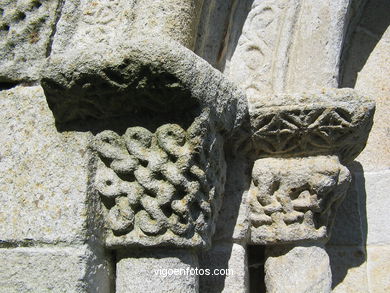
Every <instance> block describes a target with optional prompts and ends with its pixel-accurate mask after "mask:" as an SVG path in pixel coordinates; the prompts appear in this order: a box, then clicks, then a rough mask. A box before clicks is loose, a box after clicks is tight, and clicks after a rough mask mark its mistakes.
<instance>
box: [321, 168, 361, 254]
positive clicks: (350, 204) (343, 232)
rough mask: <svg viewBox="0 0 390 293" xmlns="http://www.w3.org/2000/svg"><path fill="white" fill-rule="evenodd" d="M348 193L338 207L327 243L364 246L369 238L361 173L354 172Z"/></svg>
mask: <svg viewBox="0 0 390 293" xmlns="http://www.w3.org/2000/svg"><path fill="white" fill-rule="evenodd" d="M351 175H352V182H351V185H350V187H349V189H348V192H347V195H346V196H345V198H344V200H343V201H342V202H341V204H340V206H339V207H338V209H337V214H336V218H335V222H334V225H333V228H332V235H331V238H330V240H329V242H328V243H327V245H341V246H362V245H365V243H366V238H367V223H366V222H367V219H366V214H367V213H366V207H365V206H366V194H365V193H363V192H362V190H364V180H363V181H362V177H361V174H356V173H352V172H351Z"/></svg>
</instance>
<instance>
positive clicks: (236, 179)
mask: <svg viewBox="0 0 390 293" xmlns="http://www.w3.org/2000/svg"><path fill="white" fill-rule="evenodd" d="M225 157H226V167H227V168H226V183H225V192H224V196H223V202H222V206H221V210H220V212H219V215H218V220H217V224H216V229H215V234H214V237H213V240H214V241H226V242H230V241H231V239H233V241H234V242H238V243H246V242H247V240H248V237H249V226H250V219H249V218H250V217H249V213H250V211H249V205H248V203H247V201H248V189H249V186H250V176H251V175H250V172H251V168H252V163H251V162H248V160H247V159H246V158H245V157H244V156H243V155H242V156H237V157H236V156H234V155H233V154H232V152H230V151H229V150H227V151H226V152H225Z"/></svg>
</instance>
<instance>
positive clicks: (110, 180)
mask: <svg viewBox="0 0 390 293" xmlns="http://www.w3.org/2000/svg"><path fill="white" fill-rule="evenodd" d="M203 124H205V123H203ZM202 128H204V126H203V127H201V125H199V124H197V123H194V124H193V125H192V126H191V127H190V128H189V129H188V130H187V131H185V130H184V129H183V128H181V127H180V126H179V125H177V124H166V125H162V126H161V127H159V128H158V129H157V130H156V132H155V133H152V132H150V131H149V130H147V129H145V128H143V127H131V128H128V129H127V131H126V133H125V134H124V135H123V136H119V135H118V134H116V133H115V132H113V131H103V132H102V133H100V134H98V135H97V136H96V137H95V141H94V143H93V149H94V150H95V151H96V152H97V154H98V157H99V158H100V160H99V161H98V168H97V173H96V177H95V187H96V190H97V191H98V193H99V194H100V196H101V199H102V202H103V206H104V209H105V215H106V216H105V219H106V226H107V228H108V230H109V231H110V232H109V236H108V237H107V243H108V245H109V246H110V245H111V244H112V245H118V244H130V245H131V244H142V245H157V244H175V245H179V246H198V245H205V244H206V242H207V241H208V240H207V239H206V238H207V235H206V234H207V232H208V231H209V230H210V229H211V226H212V225H211V223H212V220H213V219H212V218H213V215H212V213H213V209H214V208H213V204H212V201H213V200H214V198H215V197H216V196H217V195H218V194H220V193H221V191H222V186H223V181H224V172H221V171H220V167H219V166H220V165H221V164H222V166H224V159H223V148H222V140H221V139H218V134H215V131H208V129H202ZM111 233H112V234H111ZM111 240H112V241H111Z"/></svg>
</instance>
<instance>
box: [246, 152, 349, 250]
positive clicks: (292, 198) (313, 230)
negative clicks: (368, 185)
mask: <svg viewBox="0 0 390 293" xmlns="http://www.w3.org/2000/svg"><path fill="white" fill-rule="evenodd" d="M349 182H350V175H349V171H348V169H347V168H345V167H344V166H342V165H341V164H340V163H339V161H338V159H337V157H324V156H318V157H308V158H297V159H274V158H270V159H260V160H257V161H256V162H255V165H254V167H253V173H252V184H251V187H250V190H249V204H250V207H251V215H250V219H251V228H250V241H251V243H253V244H277V243H288V242H300V241H301V242H302V241H313V240H316V241H321V240H325V239H327V238H328V237H329V234H330V229H331V226H332V222H333V218H334V216H335V212H336V209H337V206H338V204H339V203H340V201H341V200H342V199H343V198H344V196H345V193H346V191H347V188H348V185H349Z"/></svg>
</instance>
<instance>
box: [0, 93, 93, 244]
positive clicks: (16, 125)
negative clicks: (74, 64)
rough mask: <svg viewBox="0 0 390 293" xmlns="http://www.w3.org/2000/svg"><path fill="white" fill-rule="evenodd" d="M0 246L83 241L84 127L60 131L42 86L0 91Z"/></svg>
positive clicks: (86, 184) (85, 227) (84, 189)
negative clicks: (73, 130) (76, 130)
mask: <svg viewBox="0 0 390 293" xmlns="http://www.w3.org/2000/svg"><path fill="white" fill-rule="evenodd" d="M0 108H1V109H2V115H1V118H0V120H1V125H2V127H1V128H0V144H1V146H2V147H1V150H0V178H1V179H0V240H1V242H0V246H1V245H3V244H4V245H7V243H8V244H10V245H11V244H12V243H21V242H26V243H31V242H44V243H58V242H68V243H69V242H78V241H80V242H83V241H84V239H85V237H86V232H87V226H86V222H87V219H88V209H87V200H88V198H87V190H88V174H87V171H88V161H89V159H90V157H89V155H88V140H89V138H90V134H89V133H87V132H67V131H64V132H59V131H58V130H57V129H56V126H55V122H54V117H53V115H52V113H51V112H50V110H49V107H48V106H47V103H46V99H45V96H44V94H43V91H42V88H41V87H16V88H14V89H11V90H7V91H1V92H0Z"/></svg>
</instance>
